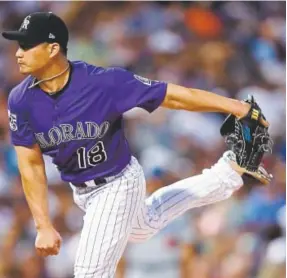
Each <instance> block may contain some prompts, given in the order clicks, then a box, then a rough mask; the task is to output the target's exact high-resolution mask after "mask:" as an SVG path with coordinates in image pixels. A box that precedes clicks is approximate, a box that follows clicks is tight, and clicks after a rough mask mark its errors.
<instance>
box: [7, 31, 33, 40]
mask: <svg viewBox="0 0 287 278" xmlns="http://www.w3.org/2000/svg"><path fill="white" fill-rule="evenodd" d="M2 36H3V37H4V38H5V39H7V40H11V41H25V39H27V35H26V34H25V33H23V32H20V31H5V32H2Z"/></svg>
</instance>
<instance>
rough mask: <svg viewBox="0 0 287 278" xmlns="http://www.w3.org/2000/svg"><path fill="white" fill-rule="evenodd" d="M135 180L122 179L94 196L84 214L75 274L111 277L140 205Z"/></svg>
mask: <svg viewBox="0 0 287 278" xmlns="http://www.w3.org/2000/svg"><path fill="white" fill-rule="evenodd" d="M137 180H138V178H135V179H134V181H133V180H131V179H128V180H126V179H123V180H122V181H121V182H119V183H117V184H113V185H111V186H110V187H109V188H106V189H105V190H104V191H103V192H100V193H99V194H98V195H96V196H95V197H94V198H93V200H92V202H91V204H90V205H89V207H88V208H87V211H86V215H85V217H84V226H83V230H82V233H81V238H80V242H79V247H78V252H77V256H76V261H75V278H95V277H102V278H111V277H113V275H114V273H115V271H116V266H117V263H118V261H119V259H120V257H121V255H122V253H123V251H124V248H125V246H126V243H127V240H128V237H129V234H130V232H131V227H132V220H133V218H134V214H135V213H136V212H137V211H138V208H139V204H138V202H137V196H139V195H140V192H139V191H140V187H138V186H136V183H137ZM131 182H133V183H134V187H133V186H132V185H131Z"/></svg>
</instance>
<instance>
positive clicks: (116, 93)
mask: <svg viewBox="0 0 287 278" xmlns="http://www.w3.org/2000/svg"><path fill="white" fill-rule="evenodd" d="M111 71H112V72H111V74H112V80H113V83H112V87H113V88H112V91H111V95H112V99H113V100H112V101H113V102H114V104H115V107H116V109H117V111H118V113H121V114H122V113H124V112H126V111H128V110H130V109H132V108H135V107H140V108H143V109H145V110H147V111H148V112H149V113H151V112H153V111H154V110H155V109H156V108H158V107H159V106H160V104H161V103H162V102H163V100H164V98H165V95H166V89H167V83H165V82H160V81H155V80H150V79H147V78H145V77H141V76H139V75H136V74H134V73H132V72H130V71H127V70H125V69H122V68H112V69H111Z"/></svg>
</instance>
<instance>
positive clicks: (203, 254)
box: [0, 1, 286, 278]
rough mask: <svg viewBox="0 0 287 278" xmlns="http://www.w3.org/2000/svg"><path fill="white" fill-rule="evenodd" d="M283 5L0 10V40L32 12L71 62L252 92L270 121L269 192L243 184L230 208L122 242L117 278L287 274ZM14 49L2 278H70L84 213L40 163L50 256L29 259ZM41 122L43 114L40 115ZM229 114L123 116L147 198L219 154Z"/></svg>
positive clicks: (5, 137) (7, 68) (0, 62)
mask: <svg viewBox="0 0 287 278" xmlns="http://www.w3.org/2000/svg"><path fill="white" fill-rule="evenodd" d="M285 5H286V3H285V2H276V1H269V2H268V1H267V2H265V1H264V2H224V1H222V2H201V3H199V2H131V1H127V2H110V1H108V2H84V1H82V2H45V1H39V2H36V1H23V2H14V1H11V2H0V31H2V30H3V29H11V28H12V29H18V28H19V26H20V23H21V21H22V20H23V18H24V17H25V16H26V15H27V14H29V13H30V12H34V11H53V12H55V13H56V14H58V15H59V16H62V17H63V19H64V20H65V21H66V23H67V25H68V26H69V28H70V43H69V47H68V57H69V59H70V60H79V59H83V60H85V61H87V62H90V63H93V64H96V65H101V66H120V67H124V68H127V69H129V70H131V71H133V72H135V73H137V74H139V75H142V76H144V77H148V78H151V79H155V80H163V81H168V82H172V83H176V84H180V85H184V86H188V87H195V88H200V89H205V90H210V91H213V92H216V93H218V94H221V95H225V96H229V97H234V98H238V99H243V98H245V97H246V96H247V95H248V94H253V95H254V96H255V98H256V100H257V101H258V102H259V104H260V106H261V107H262V109H263V111H264V113H265V116H266V118H267V119H268V121H269V122H270V124H271V127H270V132H271V135H272V137H273V139H274V142H275V145H274V152H273V154H272V155H268V156H266V157H265V158H264V164H265V165H266V167H267V168H268V170H269V171H270V172H271V173H273V175H274V179H273V181H272V183H271V184H270V185H269V186H268V187H256V186H255V185H256V184H255V183H254V182H252V181H249V182H247V183H246V185H245V186H244V187H243V188H242V189H241V190H239V191H238V192H237V193H236V194H234V196H232V197H231V198H230V199H229V200H226V201H224V202H220V203H217V204H214V205H210V206H207V207H203V208H199V209H195V210H192V211H190V212H188V213H186V214H185V215H183V216H182V217H181V218H179V219H178V220H176V221H174V222H173V223H172V224H170V225H169V226H168V227H167V228H166V229H164V230H163V231H162V232H160V233H159V234H158V235H156V236H155V237H154V238H152V239H151V240H150V241H148V242H146V243H143V244H133V245H128V247H127V249H126V251H125V254H124V256H123V258H122V260H121V263H120V264H119V267H118V274H117V276H118V277H120V278H142V277H145V278H146V277H149V278H151V277H152V278H162V277H165V278H255V277H256V278H257V277H258V278H281V277H285V275H286V274H285V273H286V272H285V271H286V269H285V259H286V254H285V244H286V243H285V227H286V226H285V225H286V216H285V211H286V209H285V208H286V207H285V191H286V188H285V183H286V172H285V171H286V170H285V167H286V162H285V161H286V138H285V132H286V129H285V127H286V123H285V118H286V115H285V113H286V111H285V98H286V87H285V85H286V78H285V74H286V70H285V66H286V63H285V59H286V50H285V47H286V14H285V10H286V7H285ZM16 50H17V45H15V44H13V43H9V42H7V41H5V40H3V39H1V40H0V278H72V277H73V260H74V256H75V251H76V248H77V241H78V238H79V231H80V229H81V225H82V216H83V212H82V211H80V210H79V209H78V208H77V207H76V206H75V205H74V204H73V200H72V194H71V190H70V188H69V186H68V185H67V184H65V183H62V182H61V180H60V178H59V174H58V173H57V172H56V169H55V168H54V167H53V165H51V162H50V160H49V159H48V158H45V162H46V169H47V175H48V180H49V192H50V195H49V196H50V211H51V216H52V219H53V221H54V224H55V227H56V228H57V229H58V231H59V232H60V233H61V235H62V237H63V247H62V249H61V253H60V254H59V256H57V257H50V258H47V259H42V258H40V257H37V256H36V255H35V251H34V239H35V228H34V224H33V221H32V219H31V215H30V212H29V210H28V207H27V204H26V201H25V199H24V198H23V193H22V189H21V182H20V179H19V173H18V169H17V161H16V158H15V153H14V150H13V147H12V146H11V145H10V143H9V131H8V119H7V97H8V94H9V91H10V90H11V88H12V87H13V86H15V85H16V84H17V83H18V82H20V81H21V80H22V79H23V76H21V75H20V74H19V73H18V68H17V65H16V61H15V52H16ZM43 113H44V112H43ZM224 116H225V115H221V114H213V113H210V114H208V113H206V114H203V113H190V112H184V111H171V110H167V109H163V108H159V109H158V110H157V111H155V112H154V113H152V114H151V115H149V114H148V113H147V112H145V111H143V110H140V109H133V110H132V111H129V112H128V113H127V114H126V115H125V119H126V135H127V137H128V138H129V142H130V145H131V148H132V150H133V152H134V155H135V156H136V157H137V158H138V159H139V161H140V162H141V164H142V165H143V167H144V171H145V173H146V177H147V186H148V192H149V193H151V192H153V191H154V190H156V189H157V188H160V187H162V186H166V185H168V184H170V183H173V182H174V181H176V180H178V179H182V178H185V177H188V176H191V175H195V174H198V173H200V172H201V170H202V169H203V168H206V167H210V166H211V165H212V164H213V163H215V162H216V161H217V159H218V158H219V157H220V155H221V154H222V152H223V151H224V150H225V146H224V142H223V139H222V138H221V137H220V134H219V127H220V125H221V123H222V121H223V119H224Z"/></svg>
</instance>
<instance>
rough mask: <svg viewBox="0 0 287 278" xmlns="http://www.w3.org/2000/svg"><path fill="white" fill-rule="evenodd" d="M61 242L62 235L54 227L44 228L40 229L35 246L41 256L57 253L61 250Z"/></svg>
mask: <svg viewBox="0 0 287 278" xmlns="http://www.w3.org/2000/svg"><path fill="white" fill-rule="evenodd" d="M61 243H62V239H61V236H60V234H59V233H58V232H57V231H56V230H55V229H54V228H53V227H49V228H42V229H39V230H38V234H37V237H36V241H35V248H36V251H37V253H38V255H40V256H44V257H46V256H50V255H57V254H58V253H59V251H60V247H61Z"/></svg>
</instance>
